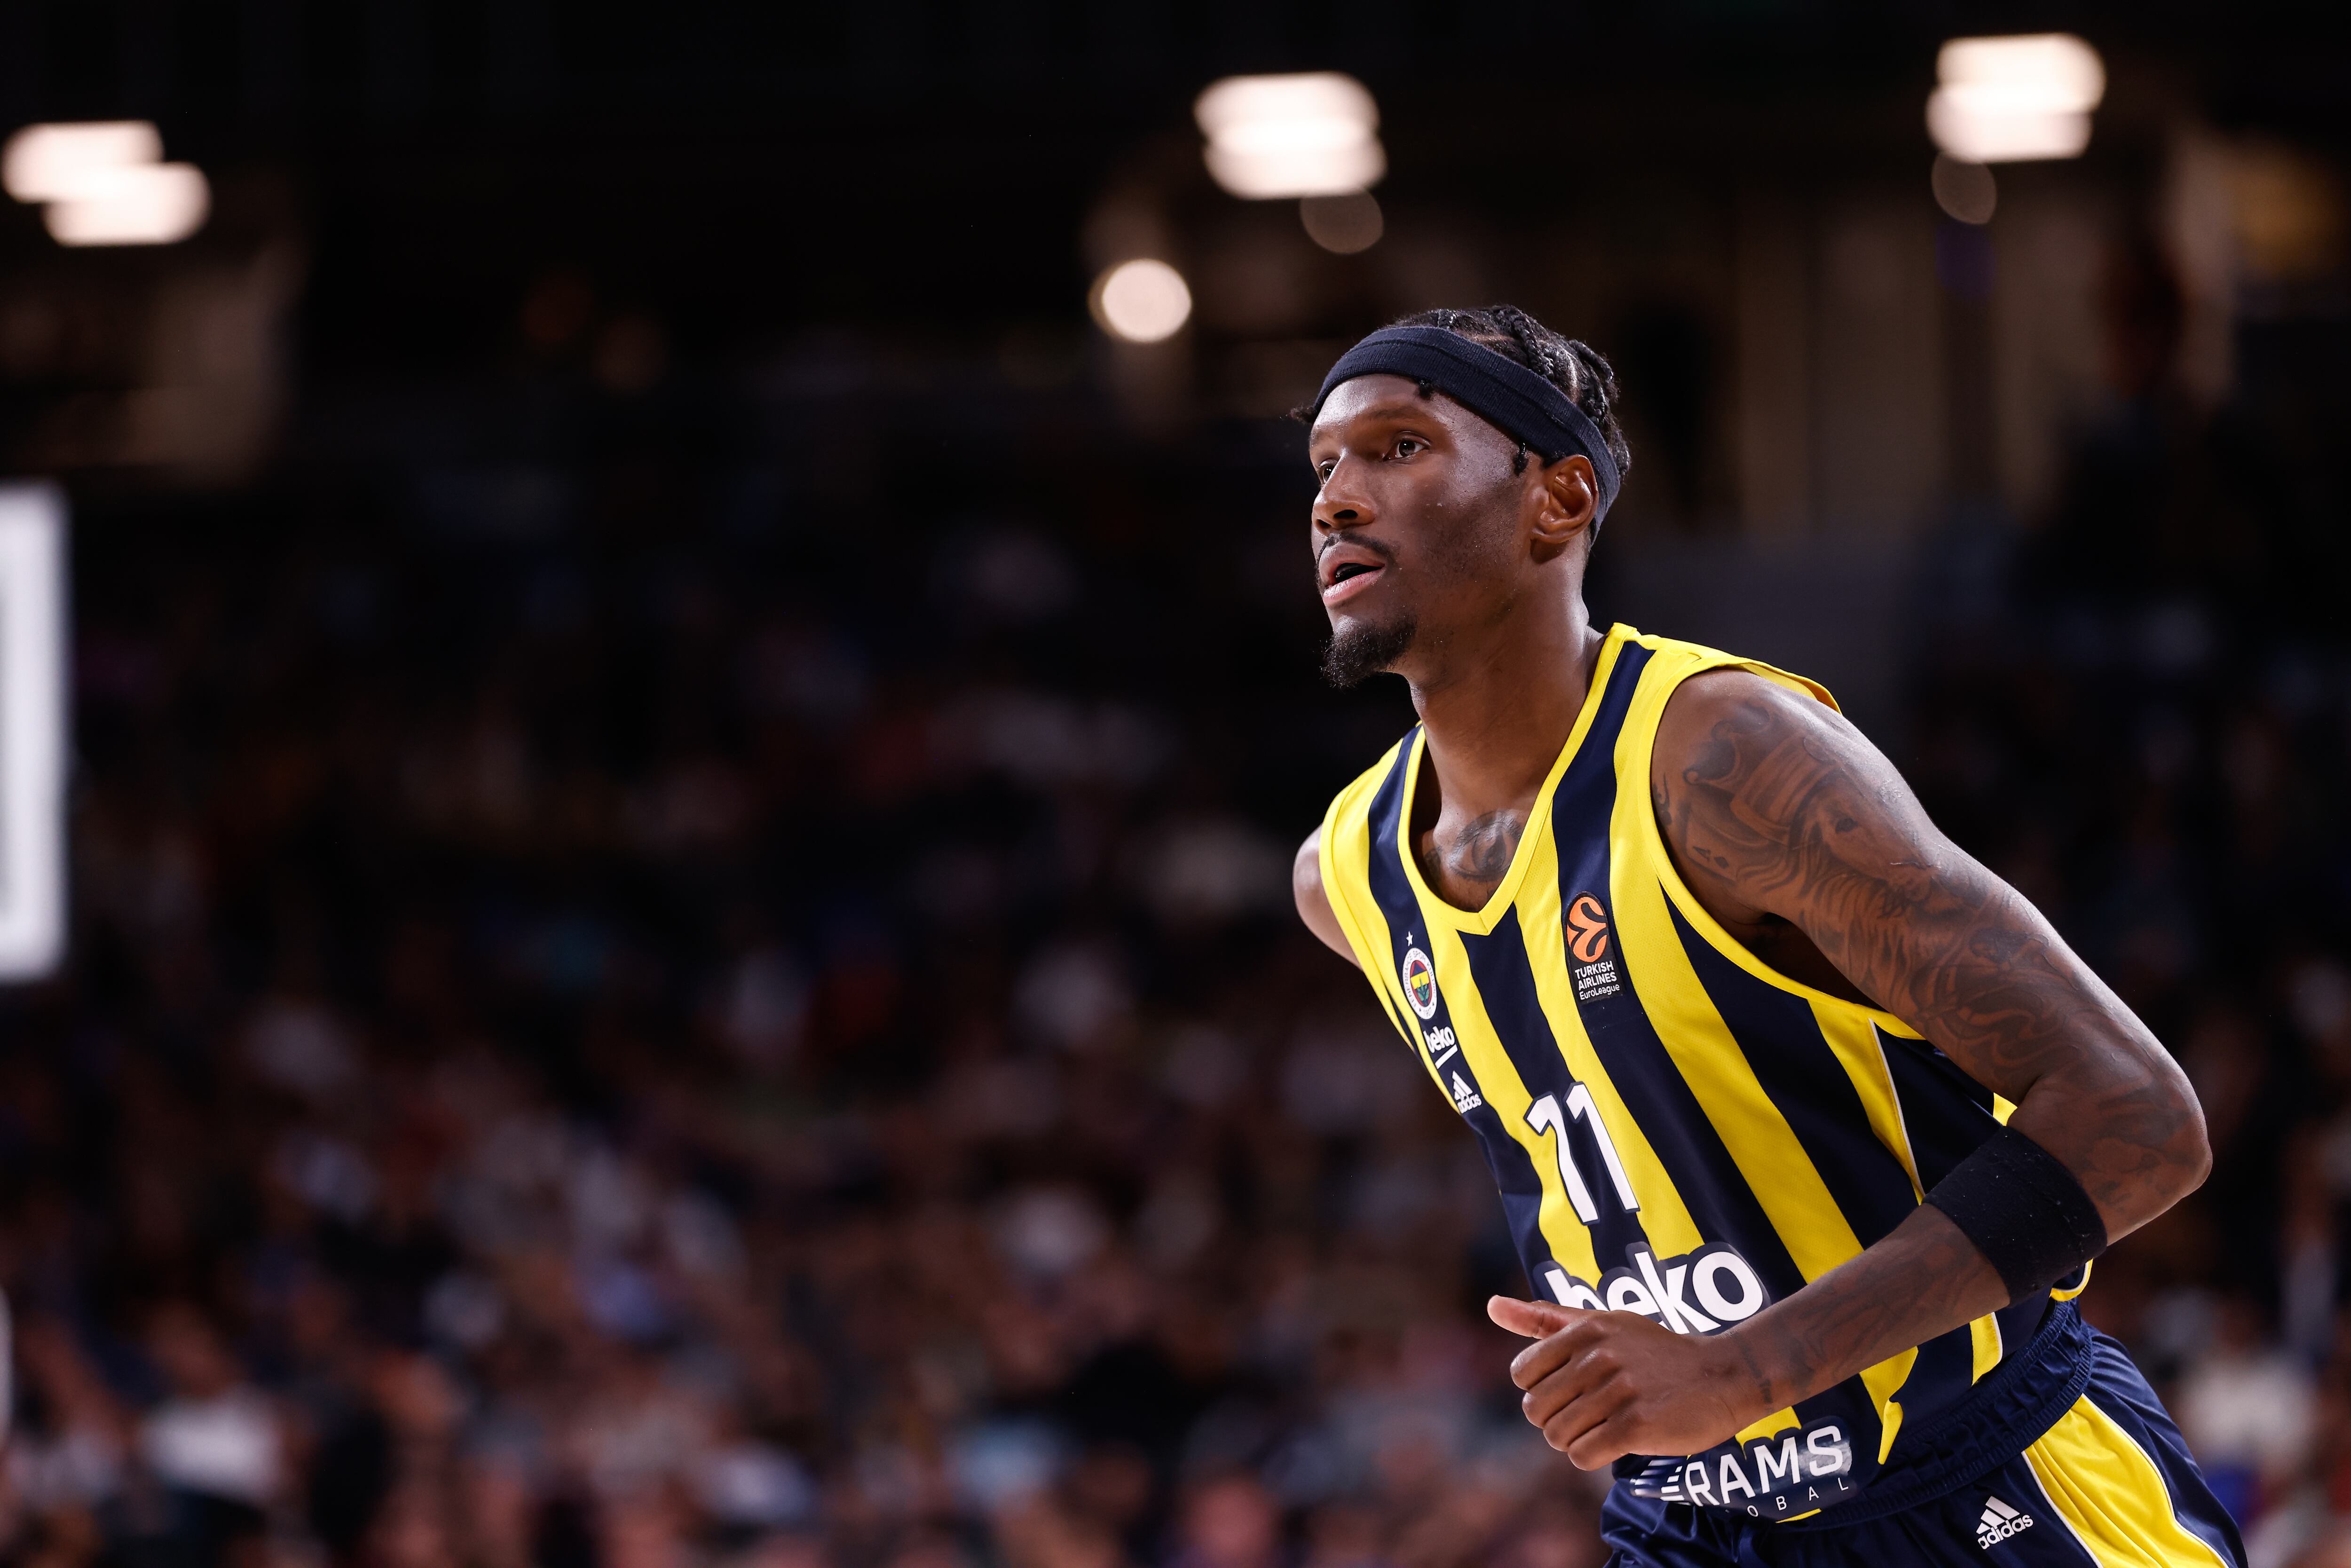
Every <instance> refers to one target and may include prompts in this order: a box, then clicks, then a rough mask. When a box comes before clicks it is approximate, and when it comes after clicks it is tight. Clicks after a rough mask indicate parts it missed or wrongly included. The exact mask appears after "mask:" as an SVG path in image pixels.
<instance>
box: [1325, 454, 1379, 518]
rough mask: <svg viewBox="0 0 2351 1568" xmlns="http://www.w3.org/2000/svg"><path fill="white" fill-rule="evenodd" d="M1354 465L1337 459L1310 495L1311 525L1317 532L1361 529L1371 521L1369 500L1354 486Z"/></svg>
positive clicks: (1370, 503) (1371, 514)
mask: <svg viewBox="0 0 2351 1568" xmlns="http://www.w3.org/2000/svg"><path fill="white" fill-rule="evenodd" d="M1355 468H1356V465H1354V464H1352V463H1349V462H1347V461H1346V460H1345V459H1341V460H1340V463H1339V465H1338V466H1337V467H1335V468H1333V469H1332V470H1331V476H1330V477H1329V478H1327V479H1325V480H1323V481H1322V489H1320V490H1318V491H1316V492H1315V495H1314V525H1315V527H1317V528H1361V527H1362V526H1363V525H1364V524H1365V523H1368V522H1370V521H1371V520H1372V516H1373V513H1372V502H1371V497H1369V496H1367V495H1365V494H1364V491H1363V490H1362V488H1361V487H1359V486H1357V485H1356V484H1355V478H1356V475H1355V473H1354V469H1355Z"/></svg>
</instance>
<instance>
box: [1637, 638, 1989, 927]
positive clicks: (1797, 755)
mask: <svg viewBox="0 0 2351 1568" xmlns="http://www.w3.org/2000/svg"><path fill="white" fill-rule="evenodd" d="M1649 788H1650V792H1651V795H1652V798H1653V800H1654V802H1655V805H1656V813H1657V825H1658V828H1659V830H1660V831H1662V832H1663V833H1664V834H1665V836H1666V840H1667V843H1668V844H1669V845H1671V846H1672V848H1673V851H1674V854H1675V858H1676V860H1677V862H1679V864H1680V866H1681V869H1682V871H1683V873H1684V875H1685V876H1686V877H1690V876H1695V878H1696V879H1697V880H1698V882H1699V883H1711V884H1712V886H1713V888H1714V889H1715V890H1716V891H1719V893H1721V894H1726V895H1729V896H1732V897H1735V898H1737V899H1738V900H1739V901H1740V902H1741V903H1744V904H1750V905H1752V906H1755V907H1758V908H1761V909H1768V910H1772V911H1774V912H1776V913H1779V914H1782V915H1790V916H1793V915H1794V913H1795V912H1794V911H1793V910H1792V909H1791V908H1788V907H1786V906H1785V904H1784V900H1785V897H1786V895H1787V894H1789V893H1790V892H1791V891H1792V889H1791V883H1793V882H1795V881H1797V880H1800V879H1801V878H1802V876H1803V874H1804V873H1807V872H1810V873H1820V872H1822V871H1823V870H1827V869H1829V868H1830V867H1831V866H1839V865H1841V862H1848V861H1851V862H1859V863H1860V864H1863V865H1866V866H1868V867H1870V868H1872V869H1873V870H1874V871H1876V873H1879V874H1884V875H1887V876H1890V877H1892V878H1893V879H1894V880H1896V881H1900V880H1903V879H1904V877H1905V875H1906V873H1916V872H1917V871H1919V870H1922V869H1924V867H1923V866H1922V865H1921V863H1920V862H1932V861H1936V860H1939V859H1941V858H1942V854H1943V852H1944V851H1945V849H1946V847H1947V846H1946V845H1945V843H1944V841H1943V840H1942V836H1941V835H1940V834H1939V833H1937V832H1936V831H1935V830H1934V826H1933V824H1932V823H1931V822H1929V821H1928V819H1927V813H1926V811H1925V810H1924V809H1923V808H1921V807H1920V806H1919V804H1918V801H1917V797H1916V796H1914V795H1913V794H1911V792H1910V789H1909V788H1908V786H1907V785H1906V784H1905V783H1904V782H1903V781H1902V776H1901V775H1900V774H1899V773H1898V772H1896V770H1895V768H1894V765H1893V764H1892V763H1891V762H1889V761H1887V760H1886V757H1885V754H1884V753H1882V752H1880V751H1879V750H1878V749H1877V747H1875V746H1873V745H1871V744H1870V742H1869V738H1868V737H1866V736H1865V735H1863V734H1862V733H1861V731H1860V730H1858V729H1856V728H1855V727H1854V726H1853V725H1852V723H1851V722H1850V721H1849V720H1847V719H1846V718H1844V716H1842V715H1840V714H1838V713H1837V712H1836V711H1835V710H1834V709H1833V708H1831V707H1829V706H1827V705H1826V704H1823V703H1821V702H1818V701H1815V700H1814V699H1813V698H1812V697H1811V696H1809V695H1805V694H1803V693H1801V692H1794V691H1791V690H1789V689H1788V688H1787V687H1785V686H1783V685H1779V684H1778V683H1776V682H1773V681H1768V680H1765V679H1764V678H1763V677H1762V676H1761V675H1758V674H1752V673H1751V672H1749V671H1746V670H1709V671H1708V672H1706V673H1705V674H1699V675H1693V676H1692V677H1690V679H1688V680H1687V681H1685V682H1683V683H1682V685H1680V686H1679V687H1678V688H1677V690H1676V691H1675V692H1674V695H1672V696H1671V697H1669V698H1668V699H1667V702H1666V708H1665V712H1664V714H1663V715H1662V716H1661V717H1660V719H1659V721H1658V725H1657V737H1656V748H1655V750H1654V752H1653V753H1652V756H1651V758H1650V764H1649Z"/></svg>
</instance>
